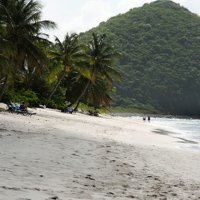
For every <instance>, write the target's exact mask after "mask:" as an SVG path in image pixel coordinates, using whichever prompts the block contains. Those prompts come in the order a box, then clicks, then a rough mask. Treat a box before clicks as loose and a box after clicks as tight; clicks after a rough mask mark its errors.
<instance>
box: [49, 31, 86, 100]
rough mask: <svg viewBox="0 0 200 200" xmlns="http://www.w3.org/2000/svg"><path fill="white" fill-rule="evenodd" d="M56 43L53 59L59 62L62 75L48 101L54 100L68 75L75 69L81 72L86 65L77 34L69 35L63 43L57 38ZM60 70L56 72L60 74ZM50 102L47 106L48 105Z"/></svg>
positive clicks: (59, 75) (59, 76) (58, 65)
mask: <svg viewBox="0 0 200 200" xmlns="http://www.w3.org/2000/svg"><path fill="white" fill-rule="evenodd" d="M55 41H56V44H55V51H52V56H53V58H52V59H53V60H54V61H55V60H56V61H57V67H58V68H59V69H60V73H58V78H57V83H56V85H55V87H54V88H53V90H52V91H51V94H50V96H49V98H48V101H49V100H50V99H51V98H52V96H53V94H54V93H55V91H56V90H57V88H58V87H59V85H60V84H61V82H62V80H63V79H64V77H65V76H66V75H67V74H69V73H70V72H71V71H72V70H74V69H76V70H79V71H81V70H83V69H84V66H85V65H86V61H85V53H84V51H83V46H82V45H81V44H80V43H79V41H78V35H77V34H75V33H74V34H71V35H69V34H67V35H66V36H65V39H64V41H63V42H61V41H60V40H59V39H58V38H57V37H56V39H55ZM80 66H82V68H81V67H80ZM59 69H57V70H54V71H57V72H58V71H59ZM48 101H47V103H46V104H48Z"/></svg>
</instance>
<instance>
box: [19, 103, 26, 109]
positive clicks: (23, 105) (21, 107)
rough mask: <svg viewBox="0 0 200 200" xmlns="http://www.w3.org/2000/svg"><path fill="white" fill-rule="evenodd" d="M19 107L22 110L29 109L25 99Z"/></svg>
mask: <svg viewBox="0 0 200 200" xmlns="http://www.w3.org/2000/svg"><path fill="white" fill-rule="evenodd" d="M19 109H20V110H21V111H27V107H26V104H25V102H24V101H23V102H22V104H21V105H20V107H19Z"/></svg>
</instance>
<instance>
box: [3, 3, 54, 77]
mask: <svg viewBox="0 0 200 200" xmlns="http://www.w3.org/2000/svg"><path fill="white" fill-rule="evenodd" d="M41 8H42V7H41V4H40V3H39V2H38V1H35V0H0V13H1V16H0V26H1V27H3V29H4V31H3V34H2V35H1V37H3V39H4V40H6V41H7V42H8V44H9V45H10V49H12V51H11V52H10V55H9V60H10V68H11V69H12V75H13V77H15V76H16V74H17V73H16V71H17V70H21V69H23V68H24V65H25V63H28V61H29V60H30V59H31V60H34V62H35V65H36V66H40V67H41V66H43V65H44V63H45V61H46V56H45V55H44V53H43V52H42V51H41V49H40V48H39V46H38V42H40V41H45V40H47V38H46V37H45V36H44V34H42V33H41V30H43V29H49V28H55V26H56V25H55V23H54V22H51V21H48V20H41Z"/></svg>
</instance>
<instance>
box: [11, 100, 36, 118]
mask: <svg viewBox="0 0 200 200" xmlns="http://www.w3.org/2000/svg"><path fill="white" fill-rule="evenodd" d="M8 112H11V113H17V114H22V115H29V116H32V115H36V113H34V112H32V111H30V110H28V109H25V110H24V109H21V108H20V105H19V104H17V103H15V102H11V103H10V104H9V105H8Z"/></svg>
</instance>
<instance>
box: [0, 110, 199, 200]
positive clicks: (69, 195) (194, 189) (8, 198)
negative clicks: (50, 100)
mask: <svg viewBox="0 0 200 200" xmlns="http://www.w3.org/2000/svg"><path fill="white" fill-rule="evenodd" d="M34 111H36V112H37V115H35V116H32V117H28V116H22V115H16V114H10V113H0V169H1V170H0V179H1V180H2V181H1V184H0V199H4V200H12V199H14V200H19V199H31V200H33V199H37V200H51V199H58V200H61V199H62V200H64V199H106V200H107V199H108V200H110V199H125V200H126V199H141V200H143V199H148V200H149V199H150V200H154V199H163V200H164V199H172V200H173V199H186V200H187V199H195V200H196V199H199V198H200V181H199V180H200V171H199V166H200V158H199V155H200V152H199V151H198V152H196V151H192V150H188V149H184V148H183V147H184V146H185V144H184V143H179V142H178V141H182V140H181V139H180V138H172V137H169V136H168V135H163V134H156V133H154V132H152V131H155V130H156V128H157V127H156V126H151V125H149V124H144V123H143V122H142V121H141V122H140V121H133V120H129V119H126V118H123V117H112V116H108V115H106V116H101V117H92V116H89V115H84V114H79V113H77V114H72V115H71V114H66V113H61V112H58V111H55V110H50V109H36V110H34ZM177 161H178V162H177Z"/></svg>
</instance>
